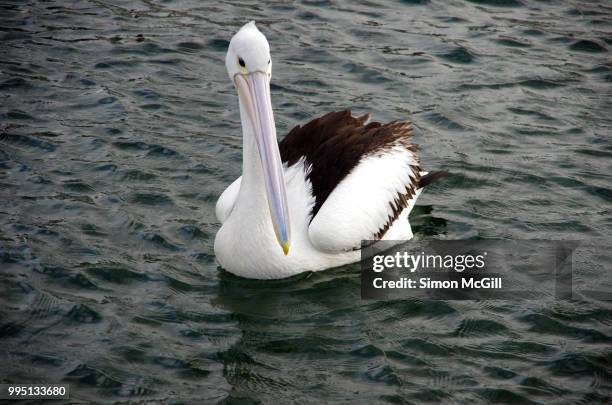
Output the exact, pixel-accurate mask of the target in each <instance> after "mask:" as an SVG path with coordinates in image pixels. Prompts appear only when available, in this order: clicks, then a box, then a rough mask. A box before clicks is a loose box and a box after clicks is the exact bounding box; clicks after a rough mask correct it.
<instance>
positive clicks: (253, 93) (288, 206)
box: [215, 22, 445, 279]
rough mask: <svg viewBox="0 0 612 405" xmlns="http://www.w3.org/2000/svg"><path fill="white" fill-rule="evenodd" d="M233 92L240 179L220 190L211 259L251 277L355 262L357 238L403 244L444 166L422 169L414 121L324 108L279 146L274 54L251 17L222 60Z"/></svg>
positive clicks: (298, 127)
mask: <svg viewBox="0 0 612 405" xmlns="http://www.w3.org/2000/svg"><path fill="white" fill-rule="evenodd" d="M226 67H227V71H228V74H229V76H230V79H231V80H232V82H233V83H234V86H235V87H236V90H237V92H238V98H239V104H240V118H241V123H242V131H243V144H244V147H243V162H242V176H241V177H240V178H238V179H237V180H236V181H234V182H233V183H232V184H231V185H230V186H229V187H228V188H227V189H226V190H225V191H224V192H223V193H222V194H221V196H220V198H219V200H218V202H217V205H216V215H217V219H218V220H219V222H221V224H222V225H221V228H220V229H219V231H218V233H217V235H216V238H215V255H216V257H217V260H218V262H219V264H220V265H221V267H223V268H224V269H225V270H227V271H229V272H231V273H234V274H236V275H238V276H242V277H247V278H258V279H276V278H284V277H289V276H292V275H295V274H298V273H301V272H304V271H319V270H323V269H327V268H332V267H337V266H341V265H344V264H348V263H353V262H356V261H359V260H360V248H361V241H362V240H408V239H411V238H412V236H413V235H412V230H411V227H410V224H409V222H408V214H409V213H410V211H411V210H412V208H413V207H414V204H415V202H416V199H417V197H418V196H419V194H420V193H421V191H422V188H423V187H424V186H425V185H427V184H429V183H431V182H432V181H434V180H437V179H438V178H439V177H442V175H444V174H445V172H435V173H431V174H427V173H424V172H422V171H421V169H420V163H419V160H418V157H417V155H416V147H415V146H414V145H413V144H412V143H411V138H412V135H411V126H410V123H406V122H391V123H387V124H381V123H377V122H371V123H368V116H367V115H363V116H359V117H355V116H353V115H352V114H351V112H350V111H339V112H331V113H328V114H326V115H324V116H322V117H320V118H316V119H314V120H312V121H311V122H309V123H307V124H305V125H303V126H297V127H295V128H294V129H293V130H291V131H290V133H289V134H288V135H287V136H285V137H284V138H283V140H282V141H281V142H280V143H279V142H278V141H277V138H276V127H275V123H274V116H273V111H272V103H271V99H270V79H271V77H272V60H271V58H270V48H269V45H268V42H267V40H266V38H265V36H264V35H263V34H262V33H261V32H260V31H259V30H258V29H257V27H256V26H255V23H254V22H250V23H248V24H246V25H245V26H243V27H242V28H241V29H240V30H239V31H238V32H237V33H236V34H235V35H234V37H233V38H232V40H231V41H230V45H229V49H228V52H227V56H226Z"/></svg>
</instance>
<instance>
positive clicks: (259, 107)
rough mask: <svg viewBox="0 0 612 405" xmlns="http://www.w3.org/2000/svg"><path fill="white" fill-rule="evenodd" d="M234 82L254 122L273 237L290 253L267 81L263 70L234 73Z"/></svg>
mask: <svg viewBox="0 0 612 405" xmlns="http://www.w3.org/2000/svg"><path fill="white" fill-rule="evenodd" d="M234 83H235V85H236V89H237V90H238V95H239V96H240V100H241V103H242V105H243V108H244V110H245V111H246V114H247V115H248V117H249V121H250V122H251V125H252V126H253V133H254V134H255V141H256V143H257V149H258V150H259V157H260V160H261V165H262V169H263V175H264V178H265V184H266V195H267V198H268V208H269V209H270V218H271V219H272V226H273V228H274V233H275V234H276V240H277V241H278V243H279V244H280V246H281V248H282V249H283V253H284V254H285V256H286V255H287V254H289V245H290V244H291V229H290V227H289V210H288V207H287V193H286V191H285V177H284V174H283V163H282V161H281V157H280V151H279V150H278V141H277V140H276V125H275V124H274V115H273V113H272V103H271V101H270V81H269V77H268V75H267V74H266V73H263V72H254V73H249V74H244V75H243V74H237V75H236V76H234Z"/></svg>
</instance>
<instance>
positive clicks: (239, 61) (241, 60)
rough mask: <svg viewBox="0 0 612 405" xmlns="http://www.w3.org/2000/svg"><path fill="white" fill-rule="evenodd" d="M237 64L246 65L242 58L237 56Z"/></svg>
mask: <svg viewBox="0 0 612 405" xmlns="http://www.w3.org/2000/svg"><path fill="white" fill-rule="evenodd" d="M238 64H239V65H240V66H241V67H246V64H245V63H244V59H242V58H238Z"/></svg>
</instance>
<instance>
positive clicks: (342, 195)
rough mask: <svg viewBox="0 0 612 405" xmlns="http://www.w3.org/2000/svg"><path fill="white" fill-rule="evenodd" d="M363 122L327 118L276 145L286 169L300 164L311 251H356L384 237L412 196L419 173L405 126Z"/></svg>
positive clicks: (345, 114)
mask: <svg viewBox="0 0 612 405" xmlns="http://www.w3.org/2000/svg"><path fill="white" fill-rule="evenodd" d="M367 119H368V116H367V115H365V116H361V117H353V116H352V115H351V113H350V111H340V112H333V113H329V114H327V115H324V116H323V117H321V118H318V119H315V120H313V121H311V122H309V123H308V124H306V125H304V126H298V127H296V128H294V129H293V130H292V131H291V132H290V133H289V134H288V135H287V136H286V137H285V138H284V139H283V140H282V141H281V142H280V145H279V146H280V151H281V156H282V158H283V161H284V162H286V163H287V164H288V165H292V164H294V163H295V162H296V161H298V160H299V159H300V158H301V157H304V159H305V161H306V165H307V170H308V174H307V178H308V180H310V182H311V185H312V191H313V195H314V197H315V205H314V207H313V209H312V213H311V222H310V225H309V228H308V235H309V238H310V241H311V242H312V244H313V245H314V246H315V247H316V248H317V249H320V250H323V251H327V252H337V251H347V250H353V249H359V248H360V246H361V241H362V240H367V239H380V238H382V237H384V235H385V233H386V232H387V231H388V230H389V228H390V227H391V225H392V224H393V223H394V222H395V221H396V220H397V219H398V218H399V217H400V214H402V212H404V210H405V209H406V208H409V209H411V208H412V206H413V205H414V201H415V200H416V197H417V196H418V194H417V189H418V188H419V180H420V177H421V171H420V164H419V161H418V159H417V156H416V147H415V146H414V145H413V144H412V143H411V126H410V124H409V123H405V122H391V123H387V124H381V123H377V122H372V123H369V124H366V121H367Z"/></svg>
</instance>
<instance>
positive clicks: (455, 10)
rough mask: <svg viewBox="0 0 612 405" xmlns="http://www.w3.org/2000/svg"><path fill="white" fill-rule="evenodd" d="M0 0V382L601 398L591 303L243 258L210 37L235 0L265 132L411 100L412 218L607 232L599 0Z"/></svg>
mask: <svg viewBox="0 0 612 405" xmlns="http://www.w3.org/2000/svg"><path fill="white" fill-rule="evenodd" d="M0 7H2V12H0V27H1V30H0V36H1V37H2V43H1V45H0V53H1V55H2V56H1V57H0V97H1V100H2V102H1V103H0V165H1V169H0V193H1V195H2V198H0V269H1V270H2V271H0V286H1V290H0V291H1V294H0V339H1V343H2V346H3V349H4V350H2V351H0V364H2V366H0V370H2V373H1V377H2V380H3V382H5V381H10V382H23V383H25V382H38V381H44V382H68V383H70V384H71V387H72V389H71V396H72V399H71V401H70V402H71V403H79V402H83V403H89V402H114V401H119V402H129V401H140V400H143V401H145V400H146V401H157V402H159V403H216V402H221V401H225V402H226V403H234V402H238V403H242V402H244V403H258V402H264V403H274V402H282V403H287V402H291V401H295V400H298V399H299V402H312V403H320V402H322V401H327V402H332V403H335V402H346V401H349V402H357V403H385V402H387V403H420V402H433V403H436V402H441V401H448V402H468V401H470V402H476V403H482V402H487V401H490V402H500V403H527V402H528V401H529V400H530V401H532V402H534V403H545V402H552V403H558V402H579V403H602V402H606V401H609V400H610V391H611V384H610V381H612V369H611V367H610V362H611V359H612V351H611V350H610V347H611V346H610V339H611V336H612V330H611V325H612V308H611V306H610V304H609V302H605V301H599V300H597V299H595V298H593V297H590V296H588V295H585V296H579V297H577V299H576V300H574V301H569V302H568V301H563V302H538V301H530V302H505V301H478V302H460V301H448V302H447V301H427V300H421V299H416V298H413V299H407V300H399V301H390V302H382V301H362V300H361V299H360V295H359V294H360V284H359V270H358V266H356V265H353V266H347V267H344V268H340V269H335V270H331V271H327V272H323V273H318V274H304V275H300V276H297V277H295V278H292V279H289V280H281V281H272V282H270V281H267V282H262V281H253V280H243V279H239V278H236V277H234V276H232V275H230V274H227V273H225V272H223V271H222V270H220V269H218V268H217V265H216V263H215V258H214V255H213V249H212V244H213V240H214V234H215V232H216V231H217V229H218V227H219V224H218V223H217V222H216V219H215V217H214V203H215V201H216V198H217V197H218V195H219V194H220V193H221V191H222V190H223V189H224V188H225V187H226V186H227V185H228V184H229V183H230V182H231V181H233V180H234V179H235V178H236V177H237V176H239V175H240V170H241V165H240V162H241V147H242V139H241V133H240V126H239V125H240V120H239V115H238V109H237V108H236V107H237V105H236V104H237V99H236V96H235V91H234V89H233V87H232V85H231V83H230V82H229V80H228V79H227V75H226V72H225V68H224V64H223V59H224V55H225V50H226V48H227V45H228V39H229V38H230V37H231V35H232V33H233V32H234V31H235V30H236V29H237V28H238V27H239V26H241V25H242V24H243V23H244V22H246V21H248V20H250V19H256V20H257V21H258V25H259V27H260V29H261V30H262V31H263V32H264V33H265V34H266V35H267V36H268V39H269V41H270V44H271V47H272V57H273V58H274V76H273V85H272V93H273V95H272V96H273V104H274V108H275V117H276V119H277V124H278V132H279V134H284V133H286V132H287V131H288V130H289V129H290V128H292V127H293V126H294V125H296V124H298V123H301V122H303V121H305V120H307V119H309V118H312V117H314V116H317V115H320V114H322V113H324V112H327V111H331V110H338V109H344V108H347V107H350V108H352V109H353V110H355V111H356V112H365V111H371V112H372V113H373V117H374V118H375V119H376V120H381V121H385V120H393V119H410V120H412V121H413V122H414V126H415V139H416V142H417V143H418V144H419V145H420V146H421V154H422V160H423V163H424V167H425V168H426V169H437V168H445V169H448V170H449V171H450V172H451V176H449V178H448V179H447V180H446V181H444V182H443V183H440V184H438V185H436V186H435V187H432V188H431V189H430V190H428V191H427V192H426V193H424V194H423V195H422V197H421V198H420V200H419V206H417V207H416V208H415V210H414V212H413V213H412V215H411V222H412V224H413V227H414V231H415V234H416V236H417V237H418V238H446V239H461V238H513V239H563V240H570V239H577V240H591V239H597V240H600V241H604V242H603V243H604V244H606V243H608V241H606V239H609V235H610V231H611V221H610V210H609V204H610V201H611V199H612V189H611V186H610V169H611V166H610V157H611V156H612V145H611V143H610V137H609V134H610V128H611V126H612V125H611V124H612V121H611V119H610V114H609V111H610V109H611V107H612V104H611V102H610V91H609V88H610V87H609V86H610V82H611V80H612V64H611V63H610V49H612V41H611V40H610V33H611V30H610V26H611V22H612V7H610V6H609V5H607V4H606V3H605V2H587V3H584V2H561V1H552V2H537V1H533V2H532V1H526V0H512V1H502V0H478V1H476V0H472V1H465V2H464V1H457V2H452V3H448V2H442V1H437V0H429V1H426V0H425V1H422V0H418V1H401V2H392V1H384V2H376V4H375V3H369V2H364V1H362V2H351V3H346V4H344V3H337V2H326V1H321V2H307V1H304V2H296V3H282V2H281V3H278V2H270V3H269V4H260V2H249V1H246V2H225V3H224V4H209V3H202V2H199V1H178V0H174V1H172V0H171V1H165V2H158V3H155V2H150V1H142V2H138V1H137V2H107V1H84V2H76V3H70V4H67V3H65V2H60V1H49V2H31V3H28V2H25V3H24V2H10V1H9V2H5V3H4V4H3V5H1V6H0ZM608 244H609V243H608ZM610 263H611V261H610V257H609V254H608V253H607V252H605V251H602V250H597V249H592V250H588V249H587V250H585V251H583V253H581V254H580V255H577V256H576V257H575V264H576V266H577V267H580V268H581V269H583V270H584V271H583V272H582V273H580V274H577V275H576V277H577V280H576V281H577V282H579V283H584V284H587V285H590V286H591V287H592V288H591V289H592V290H600V291H601V290H604V291H605V290H608V291H609V290H610V281H609V277H605V274H606V273H605V272H606V271H607V270H608V268H609V267H610ZM304 398H307V399H304Z"/></svg>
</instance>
